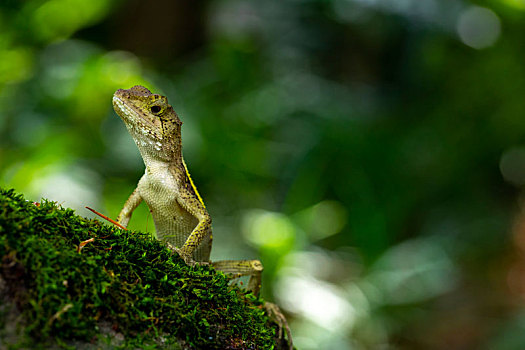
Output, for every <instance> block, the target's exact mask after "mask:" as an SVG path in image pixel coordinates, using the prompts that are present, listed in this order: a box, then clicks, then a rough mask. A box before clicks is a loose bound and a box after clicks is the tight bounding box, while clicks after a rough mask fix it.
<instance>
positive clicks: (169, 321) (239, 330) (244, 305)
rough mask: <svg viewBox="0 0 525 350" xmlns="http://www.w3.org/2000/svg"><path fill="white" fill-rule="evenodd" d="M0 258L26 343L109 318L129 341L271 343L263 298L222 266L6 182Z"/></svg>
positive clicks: (91, 331)
mask: <svg viewBox="0 0 525 350" xmlns="http://www.w3.org/2000/svg"><path fill="white" fill-rule="evenodd" d="M90 238H94V241H92V242H90V243H87V244H86V245H85V246H84V248H83V249H82V250H81V252H78V251H77V248H78V246H79V244H80V243H81V242H83V241H86V240H88V239H90ZM0 257H1V258H2V262H1V264H2V269H1V270H0V274H1V276H2V278H3V279H4V280H5V282H6V284H7V289H8V290H9V293H10V295H11V297H12V298H14V300H15V302H16V303H17V305H18V306H19V308H20V310H21V313H22V315H23V319H24V320H25V321H24V324H25V326H24V329H23V331H22V333H23V334H24V335H25V337H24V340H23V341H22V344H18V345H21V346H25V347H29V346H35V345H39V346H45V345H46V344H51V343H53V344H59V345H60V344H71V341H77V340H82V341H92V340H93V339H96V337H97V335H98V337H100V333H101V330H100V329H99V328H101V325H102V324H106V325H109V328H110V329H113V330H115V331H117V332H119V333H122V334H123V335H124V340H123V341H122V344H121V346H122V347H139V348H145V347H146V346H147V345H148V344H149V345H150V346H151V347H152V348H156V347H170V344H172V345H173V344H174V345H173V346H175V345H177V344H181V345H182V347H185V348H197V349H203V348H206V349H216V348H220V349H224V348H228V349H272V348H274V344H275V343H274V337H275V327H274V326H272V324H271V323H270V322H269V320H268V318H267V317H266V315H265V313H264V311H263V308H262V307H261V303H262V302H261V301H260V300H258V299H256V298H254V297H253V296H252V295H249V294H246V293H245V292H243V291H241V290H240V289H238V288H237V287H236V286H231V285H230V284H229V283H228V280H227V278H226V277H225V276H224V274H222V273H220V272H217V271H215V270H214V269H213V268H210V267H208V266H197V267H194V268H190V267H188V266H186V265H185V264H184V262H183V261H182V260H181V259H179V258H178V256H177V255H173V254H172V253H171V252H170V251H169V250H168V249H167V248H166V247H165V246H164V245H163V244H162V243H160V242H159V241H157V240H155V239H154V238H151V236H150V235H149V234H145V233H141V232H132V231H124V230H120V229H118V228H116V227H113V226H109V225H106V224H102V223H100V222H98V221H95V220H88V219H85V218H82V217H79V216H77V215H75V214H74V212H73V210H71V209H63V208H60V207H58V206H57V205H56V204H55V203H53V202H49V201H45V200H44V201H42V202H41V203H40V205H39V206H37V205H35V204H34V203H32V202H29V201H25V200H24V199H23V198H22V196H21V195H17V194H15V192H14V191H13V190H2V189H0ZM161 340H162V341H161ZM161 343H162V344H161Z"/></svg>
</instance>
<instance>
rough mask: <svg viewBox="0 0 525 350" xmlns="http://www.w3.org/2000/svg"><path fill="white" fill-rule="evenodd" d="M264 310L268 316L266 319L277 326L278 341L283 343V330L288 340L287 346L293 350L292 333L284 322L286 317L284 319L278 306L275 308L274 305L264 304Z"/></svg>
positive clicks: (286, 322)
mask: <svg viewBox="0 0 525 350" xmlns="http://www.w3.org/2000/svg"><path fill="white" fill-rule="evenodd" d="M264 308H265V309H266V312H267V314H268V317H269V318H270V319H271V320H272V321H274V322H275V323H277V325H278V326H279V334H278V337H279V340H281V341H284V337H283V329H284V331H285V333H286V337H287V338H288V346H289V349H290V350H293V340H292V331H291V330H290V326H289V325H288V321H286V317H284V314H283V313H282V311H281V309H280V308H279V306H277V305H276V304H274V303H270V302H268V301H267V302H265V303H264Z"/></svg>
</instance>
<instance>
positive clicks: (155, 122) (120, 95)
mask: <svg viewBox="0 0 525 350" xmlns="http://www.w3.org/2000/svg"><path fill="white" fill-rule="evenodd" d="M113 108H114V109H115V112H116V113H117V114H118V115H119V117H120V118H121V119H122V120H123V121H124V124H126V127H127V128H128V131H129V133H130V134H131V136H132V137H133V139H134V140H135V143H136V144H137V146H138V147H139V149H140V150H141V152H142V151H153V152H154V153H159V152H162V151H169V150H177V149H180V130H181V125H182V122H181V120H180V119H179V117H178V116H177V113H175V111H174V110H173V107H171V105H170V104H169V103H168V99H167V98H166V97H165V96H162V95H158V94H152V93H151V91H149V90H148V89H146V88H145V87H143V86H140V85H137V86H134V87H132V88H131V89H127V90H125V89H119V90H117V91H116V92H115V94H114V95H113ZM155 151H156V152H155ZM148 153H150V152H148Z"/></svg>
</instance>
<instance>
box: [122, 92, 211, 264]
mask: <svg viewBox="0 0 525 350" xmlns="http://www.w3.org/2000/svg"><path fill="white" fill-rule="evenodd" d="M113 107H114V109H115V111H116V112H117V114H118V115H119V116H120V117H121V118H122V120H123V121H124V124H126V127H127V128H128V131H129V133H130V134H131V136H132V137H133V140H134V141H135V143H136V144H137V147H138V149H139V151H140V154H141V155H142V159H143V160H144V164H145V165H146V171H145V173H144V175H143V176H142V178H141V179H140V181H139V183H138V186H137V188H136V189H135V191H134V192H133V194H132V195H131V196H130V197H129V199H128V201H127V202H126V204H125V205H124V207H123V209H122V211H121V212H120V214H119V217H118V221H119V223H121V224H123V225H124V226H127V224H128V222H129V220H130V218H131V214H132V212H133V210H134V209H135V208H136V207H137V206H138V205H139V204H140V202H141V201H142V200H144V201H145V202H146V204H147V205H148V207H149V208H150V210H151V214H152V216H153V221H154V222H155V230H156V235H157V238H158V239H159V240H161V241H165V242H168V243H170V244H171V245H172V246H174V247H177V248H178V249H179V250H178V252H179V254H180V256H181V257H182V258H183V259H184V260H185V261H186V262H187V263H189V262H191V261H192V260H194V261H198V262H208V261H209V259H210V251H211V242H212V235H211V218H210V215H209V214H208V211H207V210H206V207H205V205H204V203H203V201H202V199H201V197H200V195H199V193H198V192H197V189H196V188H195V186H194V185H193V182H192V181H191V178H190V176H189V173H188V171H187V169H186V164H185V163H184V159H183V158H182V144H181V125H182V122H181V121H180V119H179V117H178V116H177V114H176V113H175V111H174V110H173V108H172V107H171V106H170V105H169V104H168V100H167V99H166V97H164V96H160V95H157V94H152V93H151V92H150V91H149V90H148V89H146V88H145V87H142V86H134V87H132V88H131V89H129V90H117V92H115V95H114V96H113Z"/></svg>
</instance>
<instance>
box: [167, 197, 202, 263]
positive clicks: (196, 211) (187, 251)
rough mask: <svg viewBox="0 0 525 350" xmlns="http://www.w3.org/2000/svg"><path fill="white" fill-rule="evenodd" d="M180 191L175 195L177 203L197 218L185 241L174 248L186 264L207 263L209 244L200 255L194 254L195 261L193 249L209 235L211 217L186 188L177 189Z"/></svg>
mask: <svg viewBox="0 0 525 350" xmlns="http://www.w3.org/2000/svg"><path fill="white" fill-rule="evenodd" d="M179 191H180V193H179V196H177V203H178V204H179V205H180V206H181V207H182V208H183V209H184V210H186V211H187V212H189V213H190V214H191V215H193V216H194V217H195V218H197V220H198V223H197V226H195V228H194V229H193V231H191V233H190V234H189V236H188V238H186V242H184V244H183V246H182V247H180V248H175V249H174V250H175V251H176V252H177V253H178V254H179V255H180V257H181V258H182V259H183V260H184V261H185V262H186V264H188V265H195V263H201V264H202V263H205V264H207V263H209V256H210V250H211V246H210V247H209V248H208V249H205V252H202V253H203V254H201V255H202V256H195V260H197V261H195V260H194V259H193V254H194V252H195V250H196V249H197V248H198V247H199V246H200V244H201V243H202V241H203V240H204V238H205V237H207V236H209V235H211V217H210V215H209V214H208V212H207V211H206V208H205V207H204V204H202V202H201V201H200V200H199V199H198V198H196V197H195V195H194V194H192V193H191V192H190V191H189V190H188V189H187V188H185V187H182V188H180V189H179ZM210 243H211V241H210Z"/></svg>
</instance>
